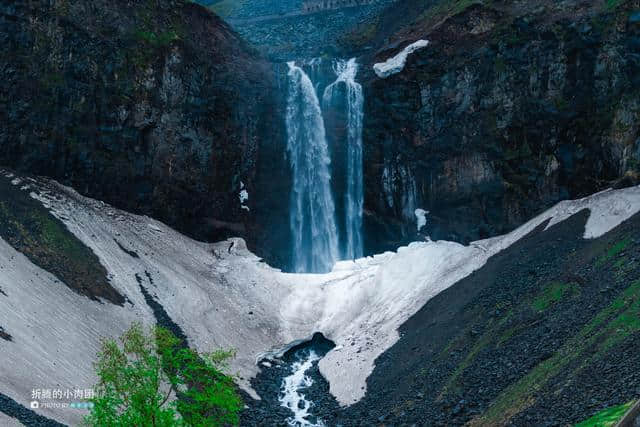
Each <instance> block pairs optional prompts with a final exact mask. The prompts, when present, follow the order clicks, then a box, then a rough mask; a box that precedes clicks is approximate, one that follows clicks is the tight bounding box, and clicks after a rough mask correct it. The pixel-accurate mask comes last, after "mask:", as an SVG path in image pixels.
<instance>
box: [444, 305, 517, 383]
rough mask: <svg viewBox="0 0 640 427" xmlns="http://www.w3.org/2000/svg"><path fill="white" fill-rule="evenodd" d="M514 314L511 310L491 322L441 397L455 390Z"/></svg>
mask: <svg viewBox="0 0 640 427" xmlns="http://www.w3.org/2000/svg"><path fill="white" fill-rule="evenodd" d="M512 314H513V311H511V310H509V311H508V312H507V314H506V315H505V316H504V317H502V318H501V319H500V320H498V321H497V322H495V321H493V320H492V321H490V322H489V324H488V325H487V329H486V331H485V332H484V334H482V336H481V337H480V338H479V339H478V340H477V341H476V342H475V344H474V345H473V347H471V350H469V353H467V355H466V356H465V358H464V359H463V360H462V362H460V364H459V365H458V367H457V368H456V370H455V371H453V373H452V374H451V377H449V379H448V380H447V383H446V384H445V385H444V387H443V388H442V392H441V395H445V394H447V393H448V392H449V391H450V390H452V389H455V385H456V383H457V382H458V379H459V378H460V377H461V376H462V374H463V373H464V371H465V370H466V369H467V368H468V367H469V366H470V365H471V364H472V363H473V361H474V360H475V358H476V357H477V356H478V354H480V352H482V351H483V350H484V349H486V348H487V347H488V346H489V345H490V344H491V342H492V341H493V339H494V337H495V336H496V335H497V332H498V331H499V330H500V328H501V327H502V326H503V325H504V324H505V323H506V322H507V321H508V320H509V318H510V317H511V315H512ZM492 323H495V325H493V326H492Z"/></svg>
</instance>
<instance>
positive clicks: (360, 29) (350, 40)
mask: <svg viewBox="0 0 640 427" xmlns="http://www.w3.org/2000/svg"><path fill="white" fill-rule="evenodd" d="M379 25H380V17H379V16H377V17H375V18H374V19H372V20H370V21H368V22H365V23H362V24H360V25H358V26H357V27H356V28H355V29H354V30H353V31H350V32H348V33H347V34H346V35H344V36H343V37H341V38H340V40H339V43H340V44H342V45H345V46H355V47H363V46H366V45H367V44H368V43H370V42H371V41H373V39H374V37H375V36H376V34H377V33H378V26H379Z"/></svg>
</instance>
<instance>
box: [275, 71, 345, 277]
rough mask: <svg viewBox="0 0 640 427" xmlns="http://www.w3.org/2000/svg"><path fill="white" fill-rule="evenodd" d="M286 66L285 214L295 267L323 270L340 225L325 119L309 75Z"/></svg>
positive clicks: (333, 252) (326, 269)
mask: <svg viewBox="0 0 640 427" xmlns="http://www.w3.org/2000/svg"><path fill="white" fill-rule="evenodd" d="M288 65H289V73H288V81H289V95H288V98H287V116H286V125H287V153H288V158H289V163H290V165H291V172H292V179H293V188H292V192H291V193H292V194H291V210H290V213H289V215H290V228H291V234H292V236H293V248H292V253H293V269H294V271H295V272H298V273H326V272H329V271H331V268H332V267H333V264H334V263H335V262H336V260H337V259H338V230H337V227H336V222H335V204H334V202H333V195H332V193H331V174H330V171H329V166H330V164H331V158H330V156H329V148H328V146H327V138H326V133H325V128H324V119H323V118H322V110H321V109H320V101H319V100H318V96H317V95H316V91H315V88H314V87H313V83H312V82H311V79H310V78H309V76H308V75H307V74H306V73H305V72H304V71H303V70H302V68H300V67H298V66H296V65H295V63H294V62H289V63H288Z"/></svg>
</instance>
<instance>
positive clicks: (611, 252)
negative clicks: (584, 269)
mask: <svg viewBox="0 0 640 427" xmlns="http://www.w3.org/2000/svg"><path fill="white" fill-rule="evenodd" d="M631 241H632V240H631V238H630V237H625V238H624V239H622V240H620V241H618V242H616V243H614V244H613V245H612V246H611V247H610V248H609V249H608V250H607V252H606V253H604V254H603V255H602V256H600V258H598V260H597V261H596V267H602V266H603V265H605V264H606V263H607V262H609V261H610V260H611V259H613V258H614V257H615V256H617V255H619V254H620V253H621V252H623V251H624V250H625V249H627V247H628V246H629V244H630V243H631Z"/></svg>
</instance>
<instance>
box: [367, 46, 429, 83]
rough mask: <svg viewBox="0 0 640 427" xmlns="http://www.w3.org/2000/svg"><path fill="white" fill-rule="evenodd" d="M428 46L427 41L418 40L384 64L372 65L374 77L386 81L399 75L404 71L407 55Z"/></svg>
mask: <svg viewBox="0 0 640 427" xmlns="http://www.w3.org/2000/svg"><path fill="white" fill-rule="evenodd" d="M428 44H429V41H428V40H418V41H416V42H414V43H411V44H410V45H409V46H407V47H405V48H404V49H402V51H401V52H400V53H398V54H397V55H396V56H392V57H391V58H389V59H387V60H386V61H385V62H379V63H377V64H374V66H373V71H375V73H376V75H377V76H378V77H380V78H381V79H386V78H387V77H389V76H391V75H393V74H396V73H399V72H400V71H402V70H403V69H404V65H405V64H406V62H407V58H408V57H409V55H411V54H412V53H413V52H415V51H416V50H418V49H422V48H423V47H426V46H427V45H428Z"/></svg>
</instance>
